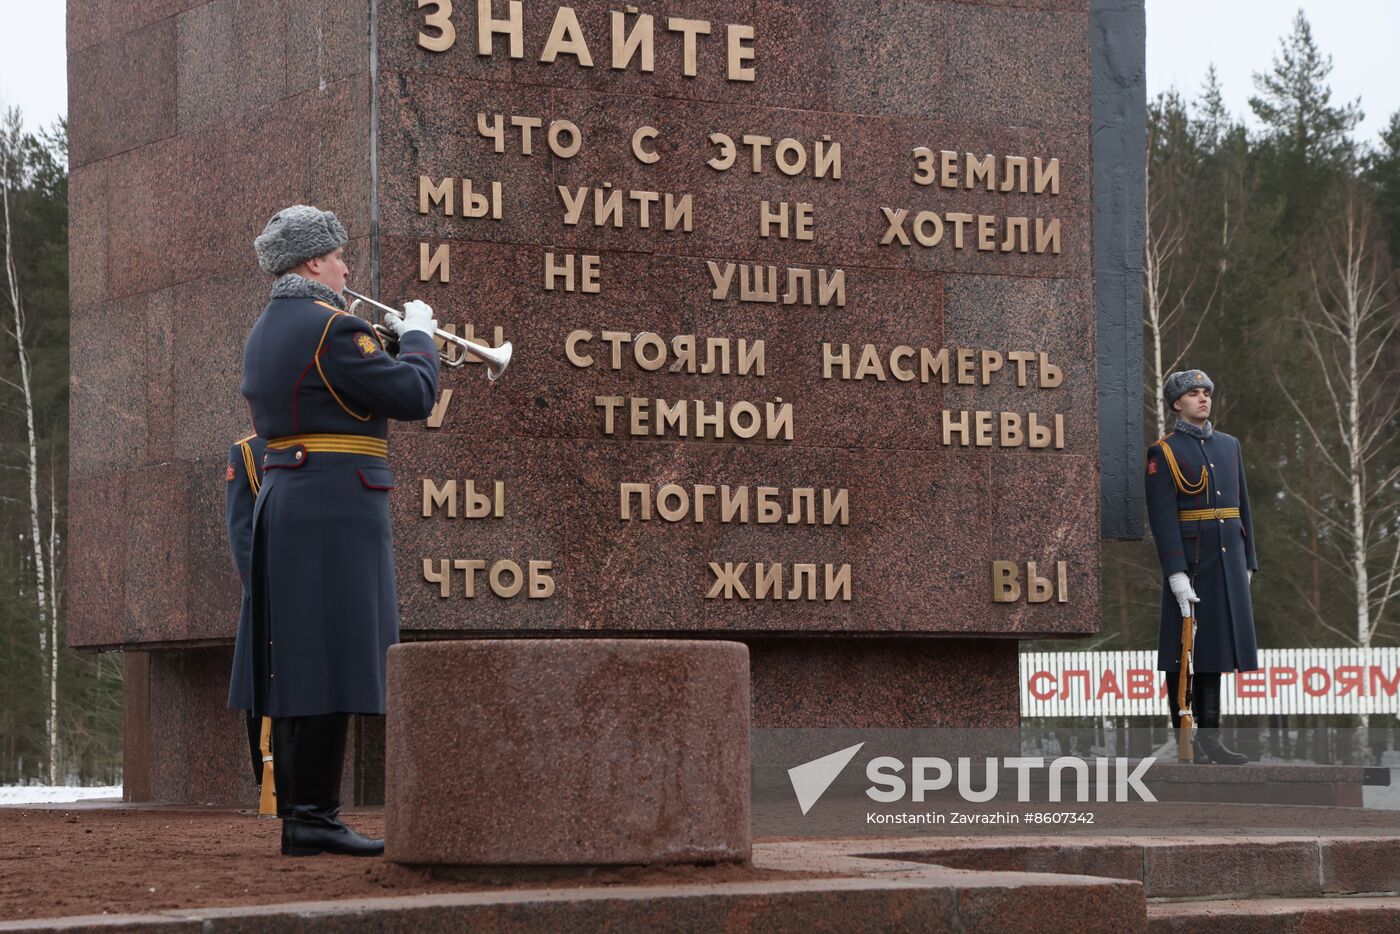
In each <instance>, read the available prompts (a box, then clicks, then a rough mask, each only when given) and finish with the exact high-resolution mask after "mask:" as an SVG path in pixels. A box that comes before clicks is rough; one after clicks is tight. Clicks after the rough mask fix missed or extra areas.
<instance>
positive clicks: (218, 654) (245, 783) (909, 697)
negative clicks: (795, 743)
mask: <svg viewBox="0 0 1400 934" xmlns="http://www.w3.org/2000/svg"><path fill="white" fill-rule="evenodd" d="M744 641H745V642H746V644H747V645H748V647H749V665H750V684H751V697H752V726H753V727H754V728H755V729H776V728H804V727H812V728H919V727H968V728H972V727H977V728H1008V729H1014V728H1015V727H1016V726H1017V724H1018V718H1019V699H1018V693H1017V678H1018V670H1017V658H1016V652H1017V649H1016V646H1017V643H1016V642H1015V641H1014V640H1010V639H1005V640H996V639H935V638H926V637H920V638H908V639H905V638H884V637H881V638H847V637H807V636H801V637H793V636H788V637H773V638H761V639H749V640H744ZM232 652H233V650H232V648H229V647H205V648H172V649H159V650H155V651H151V652H134V651H128V652H126V653H124V656H123V659H124V674H125V682H124V687H123V691H124V712H123V724H124V734H125V735H124V737H123V747H122V748H123V754H122V766H123V768H122V771H123V795H124V796H125V798H126V800H127V801H129V802H162V803H170V804H223V805H235V806H239V807H255V806H256V805H257V788H256V787H255V786H254V785H253V783H252V774H251V770H250V767H249V766H248V764H247V754H246V752H245V750H246V748H247V745H246V744H247V741H246V739H245V738H244V734H243V724H242V721H241V719H240V715H239V714H238V713H237V712H236V711H232V710H229V709H228V708H227V707H226V706H225V701H226V699H227V696H228V675H229V671H230V668H231V666H232ZM347 756H348V758H347V760H346V764H345V785H344V786H343V789H342V798H343V800H344V801H346V802H347V803H354V804H356V805H377V804H383V803H384V719H383V718H382V717H352V718H351V727H350V742H349V751H348V753H347Z"/></svg>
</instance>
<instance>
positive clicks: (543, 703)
mask: <svg viewBox="0 0 1400 934" xmlns="http://www.w3.org/2000/svg"><path fill="white" fill-rule="evenodd" d="M384 824H385V843H386V853H385V855H386V856H387V857H388V858H389V859H391V860H394V861H396V862H400V863H410V864H436V865H461V866H564V865H620V864H656V863H688V862H714V861H746V860H748V859H749V856H750V852H751V845H750V837H749V664H748V649H747V648H746V647H745V646H743V645H741V644H739V643H737V642H720V641H704V642H701V641H683V640H674V639H492V640H471V641H451V642H419V643H407V644H402V645H397V646H395V647H394V648H392V649H391V650H390V651H389V699H388V717H387V725H386V735H385V805H384Z"/></svg>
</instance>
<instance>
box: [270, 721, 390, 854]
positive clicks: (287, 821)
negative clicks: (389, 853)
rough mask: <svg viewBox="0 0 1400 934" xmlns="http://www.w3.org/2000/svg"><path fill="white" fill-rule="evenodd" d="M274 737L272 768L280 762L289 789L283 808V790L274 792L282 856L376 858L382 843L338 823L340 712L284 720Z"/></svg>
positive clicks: (342, 724) (344, 723)
mask: <svg viewBox="0 0 1400 934" xmlns="http://www.w3.org/2000/svg"><path fill="white" fill-rule="evenodd" d="M286 721H287V722H286V724H285V725H284V727H283V728H282V730H281V731H280V732H277V733H276V746H275V747H274V748H275V749H276V752H275V754H274V756H273V760H272V761H273V770H274V772H280V771H281V770H282V763H283V762H284V761H285V762H287V763H288V768H287V769H286V770H285V771H286V775H287V778H288V779H289V781H288V782H287V784H288V785H289V786H290V787H289V788H288V789H287V794H288V795H289V797H288V799H287V804H286V808H285V811H284V808H283V788H282V784H281V783H279V785H278V788H277V810H278V813H279V816H281V817H282V855H284V856H315V855H317V854H319V853H339V854H342V855H345V856H382V855H383V854H384V841H383V840H371V839H370V838H368V837H366V836H364V835H363V834H358V833H356V832H355V831H353V830H351V829H350V828H349V827H346V826H345V825H344V824H343V823H341V821H340V776H341V766H342V764H343V763H344V761H345V730H346V727H347V725H348V717H347V716H346V715H345V714H343V713H337V714H324V715H321V716H314V717H288V718H286ZM274 723H276V721H274Z"/></svg>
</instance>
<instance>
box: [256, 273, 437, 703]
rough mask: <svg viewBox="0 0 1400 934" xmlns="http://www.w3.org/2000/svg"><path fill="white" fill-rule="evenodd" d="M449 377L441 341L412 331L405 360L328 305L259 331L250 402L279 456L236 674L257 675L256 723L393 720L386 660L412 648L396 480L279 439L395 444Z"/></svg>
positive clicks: (259, 534)
mask: <svg viewBox="0 0 1400 934" xmlns="http://www.w3.org/2000/svg"><path fill="white" fill-rule="evenodd" d="M274 294H276V293H274ZM437 376H438V352H437V348H436V347H435V346H434V344H433V340H432V338H431V337H430V336H428V335H427V334H424V333H421V332H411V333H409V334H408V335H407V336H406V337H404V339H403V340H402V341H401V343H400V350H399V353H398V357H397V359H396V358H395V357H393V356H391V355H390V354H389V353H388V352H386V351H385V350H384V348H383V346H382V344H381V343H380V342H379V339H378V337H377V336H376V335H375V334H374V332H373V330H372V329H371V328H370V326H369V324H368V323H366V322H365V321H364V320H362V319H360V318H358V317H355V316H354V315H350V314H346V313H345V312H344V311H342V310H340V309H339V308H338V307H336V306H335V305H333V304H330V303H328V302H326V301H320V300H317V299H314V298H311V297H296V296H293V297H275V298H273V300H272V301H271V302H270V303H269V304H268V306H267V308H266V310H264V311H263V313H262V316H261V317H260V318H259V319H258V321H257V323H256V324H255V325H254V326H253V331H252V333H251V334H250V335H249V336H248V342H247V345H246V346H245V348H244V352H243V395H244V397H245V398H247V400H248V405H249V408H250V409H251V410H252V415H253V424H254V427H255V428H256V430H257V433H258V434H259V435H260V436H262V437H264V438H266V439H267V441H268V451H267V454H266V455H265V458H264V465H263V471H264V474H263V483H262V488H261V490H260V491H259V493H258V498H257V502H256V503H255V505H254V511H253V541H252V561H251V575H250V577H251V588H250V589H251V605H250V613H249V621H250V622H249V627H248V628H249V632H248V638H246V639H240V640H239V644H238V645H237V646H236V647H235V653H236V655H238V656H239V657H240V660H239V661H236V662H235V670H238V666H239V665H240V664H243V665H246V666H247V670H248V671H249V672H250V673H251V683H252V709H253V711H254V713H256V714H258V715H263V716H271V717H295V716H310V715H315V714H325V713H337V712H344V713H364V714H382V713H384V688H385V671H384V665H385V653H386V652H387V651H388V649H389V646H391V645H393V644H394V643H395V642H397V641H398V636H399V619H398V596H397V593H396V588H395V582H394V553H393V543H392V541H391V538H390V529H389V491H390V490H392V489H393V488H394V479H393V475H392V474H391V473H390V471H389V465H388V462H387V461H386V460H385V459H384V458H383V457H377V456H374V455H372V454H362V453H339V452H334V453H328V452H318V451H311V450H307V448H306V447H305V446H304V445H300V444H298V445H296V446H293V447H288V448H286V449H279V440H283V439H287V438H292V437H294V436H305V435H325V434H334V435H357V436H365V437H369V438H378V439H387V438H388V434H389V423H388V420H389V419H391V418H393V419H401V420H417V419H422V418H425V417H427V416H428V415H429V414H430V412H431V411H432V408H433V403H434V401H435V399H436V396H437ZM284 443H285V442H284ZM308 443H309V442H308Z"/></svg>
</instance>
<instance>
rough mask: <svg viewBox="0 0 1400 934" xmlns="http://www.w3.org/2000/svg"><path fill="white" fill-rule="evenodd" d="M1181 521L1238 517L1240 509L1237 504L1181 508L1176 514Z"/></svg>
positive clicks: (1205, 520) (1203, 520) (1206, 520)
mask: <svg viewBox="0 0 1400 934" xmlns="http://www.w3.org/2000/svg"><path fill="white" fill-rule="evenodd" d="M1176 517H1177V518H1178V519H1180V520H1181V521H1182V522H1208V521H1210V520H1211V519H1238V518H1239V517H1240V510H1239V507H1238V506H1230V507H1227V508H1225V509H1183V510H1181V511H1180V512H1178V513H1177V514H1176Z"/></svg>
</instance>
